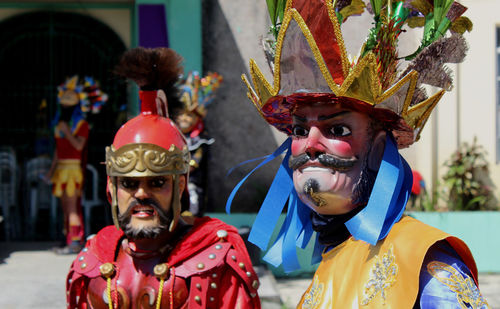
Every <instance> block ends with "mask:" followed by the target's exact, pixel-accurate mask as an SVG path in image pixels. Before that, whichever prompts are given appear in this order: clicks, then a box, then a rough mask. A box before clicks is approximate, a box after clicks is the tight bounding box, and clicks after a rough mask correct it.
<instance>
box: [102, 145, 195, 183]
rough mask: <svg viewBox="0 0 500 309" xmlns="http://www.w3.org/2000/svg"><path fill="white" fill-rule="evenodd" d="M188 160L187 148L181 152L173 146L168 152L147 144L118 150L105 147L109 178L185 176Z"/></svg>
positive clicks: (127, 146) (126, 146)
mask: <svg viewBox="0 0 500 309" xmlns="http://www.w3.org/2000/svg"><path fill="white" fill-rule="evenodd" d="M189 160H190V157H189V150H188V149H187V147H184V149H182V150H181V149H179V148H177V147H176V146H175V145H173V144H172V146H170V148H169V149H168V150H167V149H165V148H162V147H160V146H158V145H154V144H147V143H138V144H127V145H124V146H122V147H120V148H119V149H115V147H114V146H113V145H111V147H106V172H107V174H108V176H110V177H113V176H121V177H148V176H161V175H166V174H178V175H179V174H186V173H187V172H188V171H189Z"/></svg>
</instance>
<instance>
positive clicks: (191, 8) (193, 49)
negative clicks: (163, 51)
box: [135, 0, 202, 72]
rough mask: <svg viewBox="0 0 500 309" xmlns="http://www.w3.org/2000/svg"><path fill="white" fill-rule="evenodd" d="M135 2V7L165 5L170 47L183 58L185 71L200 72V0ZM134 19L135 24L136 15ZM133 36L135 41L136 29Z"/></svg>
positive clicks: (141, 0) (144, 0)
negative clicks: (140, 5)
mask: <svg viewBox="0 0 500 309" xmlns="http://www.w3.org/2000/svg"><path fill="white" fill-rule="evenodd" d="M135 3H136V8H137V5H139V4H164V5H165V9H166V12H167V25H168V40H169V44H170V47H171V48H172V49H174V50H175V51H176V52H178V53H179V54H180V55H181V56H182V57H183V58H184V70H185V72H189V71H193V70H197V71H200V72H201V69H202V54H201V0H137V1H136V2H135ZM136 12H137V9H136ZM135 21H136V25H137V17H136V18H135ZM135 37H136V42H137V29H136V30H135Z"/></svg>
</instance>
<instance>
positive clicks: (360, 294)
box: [297, 216, 477, 309]
mask: <svg viewBox="0 0 500 309" xmlns="http://www.w3.org/2000/svg"><path fill="white" fill-rule="evenodd" d="M443 239H446V240H447V241H448V242H449V243H450V245H451V246H452V247H453V248H454V249H455V250H456V251H457V253H458V254H459V255H460V257H461V258H462V260H463V261H464V262H465V264H466V265H467V266H468V267H469V269H470V271H471V273H472V275H473V277H474V280H475V281H476V284H477V280H476V278H477V269H476V265H475V262H474V259H473V258H472V254H471V253H470V251H469V249H468V248H467V246H466V245H465V243H464V242H462V241H461V240H460V239H458V238H456V237H452V236H450V235H448V234H446V233H445V232H443V231H440V230H438V229H436V228H433V227H431V226H428V225H426V224H424V223H422V222H420V221H418V220H415V219H413V218H411V217H407V216H403V218H402V219H401V220H400V221H399V222H397V223H396V224H394V226H393V227H392V229H391V231H390V232H389V234H388V235H387V237H386V238H385V239H383V240H381V241H379V242H378V243H377V245H376V246H371V245H370V244H368V243H366V242H364V241H360V240H355V239H354V238H353V237H351V238H349V239H348V240H346V241H345V242H343V243H342V244H340V245H339V246H337V247H335V248H334V249H332V250H331V251H329V252H327V253H325V254H323V257H322V261H321V263H320V265H319V267H318V269H317V270H316V273H315V274H314V278H313V282H312V283H311V285H310V286H309V288H308V289H307V291H306V292H305V293H304V295H303V296H302V299H301V301H300V303H299V305H298V306H297V308H315V309H330V308H342V309H345V308H398V309H399V308H412V307H413V305H414V303H415V301H416V299H417V295H418V290H419V273H420V268H421V266H422V262H423V260H424V257H425V254H426V253H427V250H428V249H429V248H430V247H431V246H432V245H433V244H434V243H436V242H437V241H439V240H443Z"/></svg>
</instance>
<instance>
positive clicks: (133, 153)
mask: <svg viewBox="0 0 500 309" xmlns="http://www.w3.org/2000/svg"><path fill="white" fill-rule="evenodd" d="M180 61H181V58H180V57H179V55H177V54H176V53H175V52H174V51H172V50H170V49H167V48H157V49H144V48H135V49H132V50H130V51H128V52H126V53H125V54H124V55H123V57H122V59H121V62H120V64H119V66H118V67H117V69H116V73H117V74H118V75H121V76H124V77H128V78H131V79H133V80H134V81H135V82H136V83H137V84H138V85H139V87H140V89H141V90H140V93H139V95H140V101H141V113H140V115H139V116H137V117H135V118H133V119H131V120H130V121H128V122H127V123H125V124H124V125H123V126H122V127H121V128H120V129H119V130H118V132H117V134H116V136H115V138H114V141H113V144H112V145H111V146H110V147H107V149H106V171H107V174H108V185H107V190H108V195H109V198H110V200H111V204H112V206H111V207H112V209H111V210H112V215H113V220H114V223H115V225H116V227H115V226H109V227H106V228H104V229H102V230H101V231H100V232H99V233H98V234H97V235H96V236H95V237H94V238H92V239H90V240H89V241H88V242H87V244H86V246H85V248H84V249H83V250H82V251H81V252H80V254H79V255H78V257H77V258H76V260H75V261H74V262H73V264H72V266H71V270H70V272H69V274H68V280H67V295H68V308H150V307H155V308H260V302H259V298H258V296H257V288H258V285H259V282H258V279H257V276H256V274H255V272H254V270H253V268H252V265H251V262H250V258H249V256H248V253H247V251H246V249H245V245H244V243H243V241H242V239H241V238H240V236H239V235H238V234H237V231H236V229H235V228H234V227H231V226H229V225H226V224H224V223H223V222H221V221H219V220H216V219H211V218H208V217H204V218H199V219H195V220H189V222H188V220H187V219H185V218H183V217H181V216H180V213H181V208H184V207H187V206H188V204H187V203H189V196H188V194H187V192H188V191H187V185H186V183H187V182H188V171H189V161H190V157H189V151H188V148H187V145H186V141H185V139H184V137H183V135H182V133H180V131H179V130H178V128H177V127H176V126H175V124H174V122H173V121H172V120H171V119H170V118H168V108H167V102H168V103H169V104H175V103H176V102H175V101H178V100H179V99H178V98H177V97H176V96H177V90H176V83H177V82H178V77H179V76H180V75H181V73H182V67H180ZM172 109H173V107H172V108H171V110H172Z"/></svg>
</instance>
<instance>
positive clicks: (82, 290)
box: [66, 217, 260, 309]
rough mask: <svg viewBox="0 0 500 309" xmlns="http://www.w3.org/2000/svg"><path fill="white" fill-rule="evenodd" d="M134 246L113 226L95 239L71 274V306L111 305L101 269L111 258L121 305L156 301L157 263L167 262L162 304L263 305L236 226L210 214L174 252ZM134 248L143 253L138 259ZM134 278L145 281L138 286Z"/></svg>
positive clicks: (114, 286)
mask: <svg viewBox="0 0 500 309" xmlns="http://www.w3.org/2000/svg"><path fill="white" fill-rule="evenodd" d="M222 231H226V232H227V233H226V235H227V236H226V237H221V236H224V232H222ZM221 233H222V235H221ZM218 234H219V235H218ZM131 247H133V245H130V244H128V242H127V240H126V238H125V237H124V236H123V232H122V231H121V230H117V229H116V228H115V227H113V226H109V227H107V228H105V229H103V230H101V231H100V232H99V233H98V234H97V236H96V237H94V238H92V239H90V240H89V241H88V242H87V245H86V246H85V249H84V250H83V251H82V252H81V253H80V254H79V255H78V257H77V259H76V260H75V261H74V262H73V264H72V265H71V270H70V272H69V274H68V280H67V288H66V290H67V291H68V295H67V297H68V304H69V307H70V308H108V306H109V305H108V302H107V296H105V295H106V290H107V282H106V278H104V276H103V275H102V272H101V270H100V269H101V268H102V265H104V264H106V263H112V264H113V265H114V266H115V270H116V276H114V277H113V279H112V280H111V291H112V292H111V297H112V298H114V299H115V300H118V303H119V306H118V308H149V307H153V304H154V303H155V302H156V300H157V297H158V291H159V284H160V280H159V279H158V278H157V277H155V275H154V273H153V268H154V267H155V266H156V265H157V264H159V263H167V264H168V266H169V276H168V278H167V279H166V280H165V282H164V284H163V289H162V290H163V291H162V295H161V304H162V308H228V309H229V308H231V309H232V308H260V302H259V299H258V297H256V296H257V288H258V285H259V282H258V280H257V275H256V274H255V272H254V271H253V268H252V265H251V262H250V258H249V256H248V253H247V251H246V249H245V245H244V243H243V241H242V240H241V238H240V237H239V236H238V234H237V231H236V229H235V228H234V227H232V226H229V225H227V224H225V223H223V222H221V221H219V220H217V219H211V218H208V217H204V218H201V219H197V220H196V221H195V224H194V225H193V227H192V228H191V230H190V231H189V232H188V233H187V234H186V235H185V236H184V237H182V239H180V240H179V242H178V243H177V244H175V246H174V248H172V249H171V251H169V252H170V254H169V253H165V254H164V255H158V254H154V255H152V256H149V255H148V253H147V252H141V253H133V251H132V248H131ZM167 251H168V250H167ZM134 254H135V255H136V256H138V255H142V257H137V258H136V259H134V258H133V257H132V255H134ZM138 260H139V261H138ZM130 282H140V283H141V284H138V285H136V286H135V287H136V288H133V287H132V286H131V285H130V284H128V283H130ZM172 286H173V287H174V289H173V293H172ZM116 290H118V291H119V293H118V294H116ZM190 292H191V293H190ZM172 300H173V303H171V301H172ZM113 303H116V302H115V301H113Z"/></svg>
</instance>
